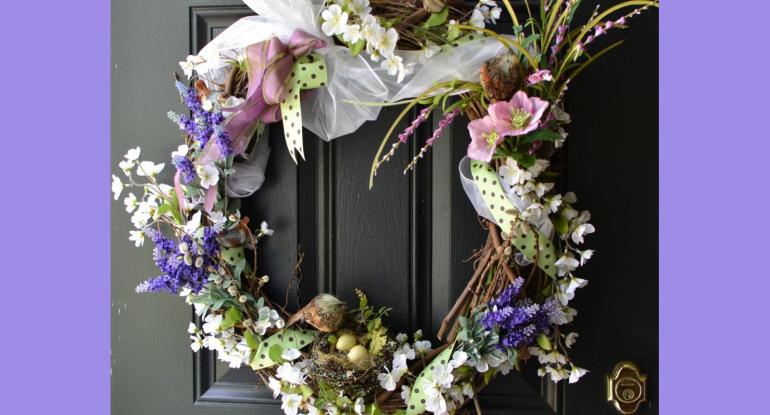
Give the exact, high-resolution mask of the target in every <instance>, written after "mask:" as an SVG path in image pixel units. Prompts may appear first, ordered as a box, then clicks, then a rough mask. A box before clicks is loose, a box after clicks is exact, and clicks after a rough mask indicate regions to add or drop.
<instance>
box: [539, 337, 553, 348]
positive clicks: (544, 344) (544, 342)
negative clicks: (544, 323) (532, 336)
mask: <svg viewBox="0 0 770 415" xmlns="http://www.w3.org/2000/svg"><path fill="white" fill-rule="evenodd" d="M537 345H538V346H540V348H541V349H543V350H551V348H552V346H551V341H550V340H548V336H546V335H545V334H543V333H540V334H539V335H538V336H537Z"/></svg>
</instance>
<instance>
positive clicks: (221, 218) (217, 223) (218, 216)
mask: <svg viewBox="0 0 770 415" xmlns="http://www.w3.org/2000/svg"><path fill="white" fill-rule="evenodd" d="M209 220H210V221H211V223H212V224H213V227H214V230H215V231H217V232H221V231H222V229H224V227H225V223H227V216H225V214H224V213H222V212H220V211H218V210H217V211H214V212H211V213H209Z"/></svg>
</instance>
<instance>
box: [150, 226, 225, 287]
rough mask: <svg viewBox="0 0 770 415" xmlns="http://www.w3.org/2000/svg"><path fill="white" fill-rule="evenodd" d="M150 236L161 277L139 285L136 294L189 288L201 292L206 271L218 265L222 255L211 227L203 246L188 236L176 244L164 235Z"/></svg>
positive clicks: (207, 230) (156, 232) (207, 229)
mask: <svg viewBox="0 0 770 415" xmlns="http://www.w3.org/2000/svg"><path fill="white" fill-rule="evenodd" d="M148 233H149V236H150V238H151V239H152V242H153V243H154V244H155V248H154V249H153V252H152V256H153V259H154V260H155V265H156V266H157V267H158V269H160V271H161V272H162V274H161V275H159V276H157V277H154V278H150V279H148V280H147V281H145V282H143V283H141V284H139V285H138V286H137V287H136V291H137V292H158V291H167V292H170V293H178V292H179V291H180V290H181V289H182V288H189V289H190V290H192V292H194V293H198V292H200V290H201V289H202V288H203V287H204V285H205V284H206V282H207V273H206V268H207V267H209V266H213V265H215V257H216V255H218V254H219V245H217V243H216V232H214V231H213V229H212V228H205V229H204V236H203V246H199V245H198V244H197V243H196V242H195V241H193V239H192V238H191V237H190V236H188V235H184V236H183V237H182V238H181V241H180V243H179V245H177V244H176V243H175V242H174V241H172V240H170V239H168V238H166V237H165V236H164V235H163V234H162V233H161V232H158V231H155V230H150V231H148Z"/></svg>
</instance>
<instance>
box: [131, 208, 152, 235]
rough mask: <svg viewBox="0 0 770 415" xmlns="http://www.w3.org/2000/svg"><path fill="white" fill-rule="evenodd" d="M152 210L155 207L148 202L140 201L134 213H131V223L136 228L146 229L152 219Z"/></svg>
mask: <svg viewBox="0 0 770 415" xmlns="http://www.w3.org/2000/svg"><path fill="white" fill-rule="evenodd" d="M152 211H153V208H152V206H151V205H150V204H149V203H148V202H140V203H139V206H138V207H137V209H136V211H135V212H134V214H133V215H131V223H133V224H134V227H135V228H136V229H140V230H141V229H144V227H145V226H147V223H148V222H149V221H150V219H152Z"/></svg>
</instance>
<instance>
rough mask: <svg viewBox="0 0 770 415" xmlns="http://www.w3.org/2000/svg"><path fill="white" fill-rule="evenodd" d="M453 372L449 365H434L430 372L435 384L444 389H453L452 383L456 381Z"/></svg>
mask: <svg viewBox="0 0 770 415" xmlns="http://www.w3.org/2000/svg"><path fill="white" fill-rule="evenodd" d="M452 370H453V368H452V367H451V366H449V365H442V364H437V365H434V366H433V368H432V369H431V372H430V373H431V375H433V382H434V383H436V384H437V385H439V386H441V387H442V388H450V387H452V381H453V380H454V375H452Z"/></svg>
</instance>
